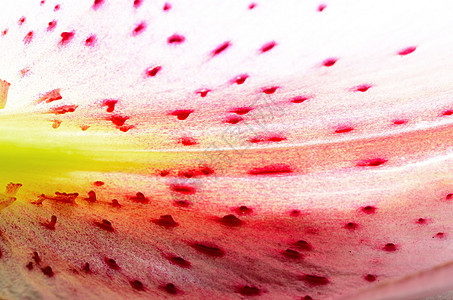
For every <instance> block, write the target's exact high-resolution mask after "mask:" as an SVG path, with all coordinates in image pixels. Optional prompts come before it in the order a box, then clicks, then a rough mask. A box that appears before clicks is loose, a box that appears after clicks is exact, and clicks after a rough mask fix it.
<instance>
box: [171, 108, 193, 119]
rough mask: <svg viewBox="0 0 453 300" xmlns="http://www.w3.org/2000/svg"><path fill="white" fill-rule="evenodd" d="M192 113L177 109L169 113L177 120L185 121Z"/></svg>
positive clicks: (188, 110)
mask: <svg viewBox="0 0 453 300" xmlns="http://www.w3.org/2000/svg"><path fill="white" fill-rule="evenodd" d="M193 112H194V111H193V110H192V109H178V110H175V111H172V112H171V113H169V115H170V116H176V117H177V118H178V120H181V121H182V120H185V119H187V118H188V117H189V115H190V114H191V113H193Z"/></svg>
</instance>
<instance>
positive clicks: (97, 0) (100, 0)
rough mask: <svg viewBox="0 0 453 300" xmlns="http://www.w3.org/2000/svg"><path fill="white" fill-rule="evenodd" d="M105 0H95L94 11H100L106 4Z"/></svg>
mask: <svg viewBox="0 0 453 300" xmlns="http://www.w3.org/2000/svg"><path fill="white" fill-rule="evenodd" d="M104 2H105V0H94V3H93V9H98V8H99V7H101V6H102V4H104Z"/></svg>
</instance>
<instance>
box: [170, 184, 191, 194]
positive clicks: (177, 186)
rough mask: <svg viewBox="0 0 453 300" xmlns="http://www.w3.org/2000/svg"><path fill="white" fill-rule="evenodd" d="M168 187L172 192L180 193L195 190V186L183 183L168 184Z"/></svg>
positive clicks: (188, 192) (189, 192)
mask: <svg viewBox="0 0 453 300" xmlns="http://www.w3.org/2000/svg"><path fill="white" fill-rule="evenodd" d="M170 189H171V190H172V191H174V192H178V193H181V194H186V195H190V194H194V193H195V192H196V189H195V187H193V186H190V185H183V184H173V185H171V186H170Z"/></svg>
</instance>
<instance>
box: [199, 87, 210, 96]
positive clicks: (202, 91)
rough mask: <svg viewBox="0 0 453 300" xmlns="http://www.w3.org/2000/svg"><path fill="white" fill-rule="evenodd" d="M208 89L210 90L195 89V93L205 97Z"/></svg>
mask: <svg viewBox="0 0 453 300" xmlns="http://www.w3.org/2000/svg"><path fill="white" fill-rule="evenodd" d="M210 91H211V90H210V89H200V90H197V91H196V92H195V93H196V94H200V96H201V97H206V96H207V95H208V93H209V92H210Z"/></svg>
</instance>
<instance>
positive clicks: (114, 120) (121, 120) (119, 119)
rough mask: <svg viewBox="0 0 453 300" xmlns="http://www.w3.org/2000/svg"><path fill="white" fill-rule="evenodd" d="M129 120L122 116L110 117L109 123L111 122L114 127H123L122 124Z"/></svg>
mask: <svg viewBox="0 0 453 300" xmlns="http://www.w3.org/2000/svg"><path fill="white" fill-rule="evenodd" d="M128 119H129V117H124V116H118V115H115V116H111V117H110V121H112V123H113V124H115V125H116V126H123V125H124V123H125V122H126V121H127V120H128Z"/></svg>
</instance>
